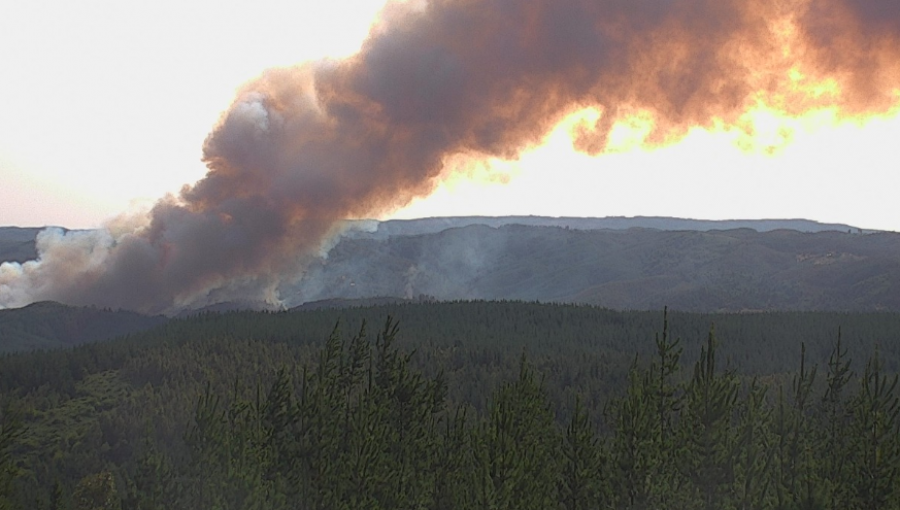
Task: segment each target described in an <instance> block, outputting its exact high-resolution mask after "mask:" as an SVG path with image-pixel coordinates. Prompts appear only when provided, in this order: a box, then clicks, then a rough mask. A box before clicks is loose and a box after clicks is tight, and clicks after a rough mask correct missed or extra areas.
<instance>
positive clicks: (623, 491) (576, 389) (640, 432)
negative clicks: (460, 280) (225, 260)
mask: <svg viewBox="0 0 900 510" xmlns="http://www.w3.org/2000/svg"><path fill="white" fill-rule="evenodd" d="M2 340H3V339H2V338H0V342H2ZM898 368H900V314H890V313H869V314H849V313H820V312H807V313H796V312H783V313H781V312H779V313H775V312H772V313H754V314H691V313H674V312H670V313H666V312H665V311H663V310H660V311H658V312H619V311H612V310H607V309H602V308H596V307H588V306H576V305H554V304H538V303H522V302H453V303H415V304H413V303H407V304H394V305H383V306H372V307H365V308H349V309H334V310H310V311H293V312H232V313H223V314H213V313H210V314H203V315H199V316H196V317H191V318H185V319H178V320H171V321H168V322H165V323H164V324H160V325H159V326H156V327H154V328H152V329H150V330H148V331H145V332H142V333H134V334H131V335H129V336H124V337H119V338H116V339H113V340H108V341H102V342H93V343H85V344H82V345H78V346H76V347H71V348H65V349H57V350H48V351H32V352H21V353H14V354H5V355H3V356H2V357H0V509H4V510H5V509H29V510H30V509H35V510H41V509H53V510H57V509H66V510H69V509H72V510H76V509H77V510H81V509H141V510H144V509H211V510H212V509H260V510H264V509H265V510H269V509H272V510H279V509H323V510H324V509H362V508H365V509H368V508H371V509H431V508H434V509H438V508H447V509H468V508H477V509H516V510H519V509H551V508H552V509H601V508H603V509H649V508H661V509H694V508H696V509H801V508H809V509H813V508H817V509H818V508H824V509H896V508H900V488H897V486H900V417H898V413H900V404H898V398H900V389H898V388H897V375H896V374H897V373H898V371H900V370H898Z"/></svg>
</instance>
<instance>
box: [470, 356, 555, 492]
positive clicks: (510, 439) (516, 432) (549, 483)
mask: <svg viewBox="0 0 900 510" xmlns="http://www.w3.org/2000/svg"><path fill="white" fill-rule="evenodd" d="M557 448H558V436H557V430H556V428H555V426H554V423H553V415H552V413H551V412H550V408H549V405H548V402H547V399H546V396H545V395H544V392H543V389H542V387H541V385H540V384H539V383H538V382H537V381H536V380H535V377H534V374H533V372H532V370H531V369H530V367H529V366H528V364H527V362H526V360H525V356H524V355H523V356H522V360H521V362H520V368H519V377H518V379H517V380H516V381H515V382H513V383H511V384H506V385H504V386H503V387H502V388H500V390H499V391H498V392H497V393H496V396H495V398H494V400H493V402H492V404H491V407H490V410H489V413H488V416H487V417H486V418H485V419H484V420H483V421H482V422H481V424H480V426H479V427H478V428H477V429H476V430H475V431H474V437H473V453H474V456H475V458H474V462H475V468H476V473H477V474H476V491H475V495H474V496H475V501H474V506H475V507H476V508H490V509H496V510H544V509H546V508H551V507H552V506H554V505H556V504H557V502H558V501H559V499H558V496H557V492H556V490H557V481H558V477H559V467H558V465H559V461H558V459H557V457H556V454H557V451H558V450H557Z"/></svg>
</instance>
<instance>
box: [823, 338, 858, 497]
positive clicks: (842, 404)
mask: <svg viewBox="0 0 900 510" xmlns="http://www.w3.org/2000/svg"><path fill="white" fill-rule="evenodd" d="M852 377H853V372H852V371H851V370H850V359H848V358H847V350H846V347H844V346H843V345H842V343H841V330H840V328H838V337H837V344H836V345H835V346H834V348H833V349H832V351H831V355H830V356H829V358H828V374H827V375H826V388H825V394H824V395H823V396H822V402H821V406H822V413H821V418H822V420H824V430H823V440H822V444H821V447H820V448H821V450H822V452H824V453H825V455H823V456H822V458H821V460H820V463H819V465H820V466H821V473H822V474H821V478H822V481H823V483H824V485H825V487H826V494H827V496H826V497H827V508H829V509H832V510H840V509H845V508H849V506H850V504H851V495H852V487H851V486H850V484H849V483H848V480H850V478H851V477H852V473H850V472H849V470H848V468H849V467H850V466H849V464H848V462H847V460H848V458H850V457H851V456H852V452H850V451H848V441H847V434H848V432H849V430H848V422H849V420H850V418H851V414H852V413H851V409H850V408H849V406H848V405H847V402H846V401H845V397H844V393H845V389H846V387H847V385H848V384H849V382H850V380H851V378H852Z"/></svg>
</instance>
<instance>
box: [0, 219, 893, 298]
mask: <svg viewBox="0 0 900 510" xmlns="http://www.w3.org/2000/svg"><path fill="white" fill-rule="evenodd" d="M345 226H346V230H345V231H344V232H343V234H342V235H341V236H339V237H337V238H335V239H332V240H330V241H329V242H328V243H327V246H325V247H322V254H321V256H319V257H313V258H312V259H310V258H309V257H308V256H309V254H298V256H301V255H302V256H304V257H305V258H304V261H303V264H301V265H300V266H299V267H300V269H299V270H298V271H296V272H294V271H290V272H288V274H280V275H278V278H279V280H280V284H279V285H278V288H277V295H276V294H273V295H267V298H266V299H270V300H271V302H263V301H262V299H263V298H262V297H261V296H260V295H252V296H250V295H248V296H239V295H238V296H229V297H228V298H227V299H224V298H223V300H224V301H225V302H212V303H206V302H203V304H202V305H199V304H198V305H196V306H204V307H206V308H204V309H208V310H215V311H224V310H229V309H265V308H272V307H280V306H284V307H287V308H292V307H296V306H300V305H304V304H308V303H313V302H317V301H328V300H342V299H364V300H372V299H384V298H397V299H419V298H422V297H426V298H432V299H437V300H443V301H447V300H459V299H466V300H469V299H488V300H525V301H541V302H568V303H582V304H591V305H598V306H604V307H608V308H614V309H620V310H659V309H662V308H663V307H664V306H668V307H669V308H670V309H672V310H680V311H695V312H715V311H730V312H740V311H769V310H797V311H800V310H805V311H893V312H900V259H898V257H897V254H898V253H900V233H896V232H877V231H863V230H861V229H858V228H853V227H850V226H847V225H838V224H821V223H816V222H811V221H806V220H755V221H752V220H746V221H739V220H730V221H700V220H684V219H678V218H654V217H651V218H545V217H531V216H518V217H517V216H509V217H495V218H494V217H461V218H426V219H419V220H391V221H384V222H377V221H355V222H347V224H346V225H345ZM34 230H35V229H9V228H7V229H0V262H2V261H4V260H21V259H22V257H23V256H26V255H27V253H32V254H34V255H36V253H35V251H34V249H35V248H34V243H33V241H31V244H30V245H28V246H24V245H22V242H23V241H22V239H23V238H27V237H28V235H29V233H30V235H32V236H33V235H34V233H35V232H34ZM7 235H9V236H12V237H9V240H10V242H9V243H6V244H4V236H7ZM273 297H274V299H271V298H273ZM178 312H184V313H194V312H196V310H193V309H192V306H190V305H186V309H185V310H172V313H178Z"/></svg>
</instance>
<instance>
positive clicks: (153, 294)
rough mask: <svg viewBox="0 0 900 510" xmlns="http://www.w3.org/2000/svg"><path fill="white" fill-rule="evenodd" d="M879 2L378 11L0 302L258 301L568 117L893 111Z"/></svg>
mask: <svg viewBox="0 0 900 510" xmlns="http://www.w3.org/2000/svg"><path fill="white" fill-rule="evenodd" d="M898 88H900V7H898V4H897V3H896V1H895V0H814V1H813V0H784V1H781V0H531V1H528V2H521V1H518V0H433V1H429V2H427V3H423V2H412V3H404V4H389V5H388V6H387V8H386V10H385V11H384V13H383V14H382V18H381V20H380V22H379V24H378V25H377V26H376V27H375V28H374V29H373V31H372V33H371V34H370V36H369V38H368V39H367V41H366V42H365V43H364V46H363V48H362V50H361V51H360V53H358V54H357V55H355V56H353V57H351V58H348V59H346V60H341V61H322V62H315V63H308V64H304V65H301V66H298V67H296V68H290V69H275V70H270V71H267V72H265V73H264V74H263V75H262V77H261V78H259V79H258V80H256V81H254V82H252V83H249V84H247V85H246V86H245V87H244V88H243V89H242V90H241V91H240V93H239V94H238V97H237V99H236V100H235V102H234V104H233V105H232V106H231V107H230V109H229V110H228V111H227V112H226V113H225V114H224V115H223V116H222V118H221V120H220V122H219V124H218V125H217V126H216V127H215V128H214V130H213V132H212V133H211V134H210V135H209V137H208V139H207V141H206V144H205V146H204V159H205V162H206V164H207V166H208V168H209V172H208V174H207V175H206V177H205V178H203V179H202V180H200V181H199V182H197V183H196V184H194V185H193V186H185V188H184V189H183V190H182V191H181V193H180V194H179V195H178V196H169V197H165V198H163V199H161V200H160V201H159V202H158V203H157V204H156V205H155V206H154V207H153V209H152V210H151V211H150V213H149V214H148V216H147V217H143V218H130V219H128V220H127V221H126V220H121V221H119V222H117V223H116V225H111V226H110V227H109V231H108V232H101V233H89V234H88V233H77V232H70V233H68V234H65V235H63V234H62V233H59V232H52V231H51V232H47V233H45V234H43V235H42V236H41V237H40V240H39V250H40V253H41V258H40V260H38V261H35V262H29V263H25V264H22V265H19V264H4V265H3V266H0V306H19V305H24V304H27V303H28V302H32V301H37V300H45V299H52V300H58V301H63V302H66V303H71V304H95V305H100V306H110V307H124V308H131V309H136V310H140V311H144V312H172V311H176V310H178V309H179V308H182V307H186V306H194V305H205V304H209V303H213V302H216V301H219V300H224V299H229V298H231V297H234V296H236V295H239V296H242V297H247V296H260V297H267V298H268V299H271V300H277V295H275V289H276V286H277V284H278V281H279V277H280V276H279V275H281V274H285V273H290V272H294V271H296V270H297V269H298V268H299V267H301V266H302V264H303V255H304V254H306V255H308V254H312V253H314V252H316V251H317V250H319V249H320V247H321V245H322V243H323V242H324V241H325V240H326V239H327V238H328V237H329V236H330V235H331V234H332V233H333V232H334V229H335V228H336V225H337V223H338V221H339V220H341V219H343V218H348V217H366V216H372V215H376V214H378V213H380V212H384V211H388V210H391V209H394V208H396V207H399V206H402V205H404V204H407V203H409V202H410V201H411V200H412V199H413V198H415V197H417V196H421V195H425V194H428V193H429V192H430V191H431V190H432V188H433V185H434V184H433V179H434V178H435V177H437V176H438V175H440V174H441V172H442V171H443V169H444V162H445V160H446V159H447V158H448V157H451V156H453V155H456V154H460V153H464V154H471V155H474V156H476V157H489V156H491V157H501V158H515V157H517V155H518V154H519V153H520V152H521V151H522V150H524V149H526V148H529V147H531V146H533V145H535V144H538V143H539V142H540V141H541V140H542V138H543V137H544V136H545V135H546V134H547V133H548V131H550V130H551V129H552V128H553V127H555V126H556V125H558V124H559V122H560V121H561V120H562V119H563V118H565V117H567V116H568V115H570V114H572V113H574V112H577V111H579V110H582V109H584V108H596V109H597V110H598V111H600V112H602V113H601V114H600V116H599V118H598V120H597V121H596V122H595V123H593V124H592V125H586V124H582V125H581V126H580V127H579V128H578V129H577V132H576V137H575V145H576V147H577V148H579V149H580V150H584V151H588V152H592V153H597V152H602V151H604V150H605V149H606V147H607V137H608V135H609V132H610V129H611V128H612V127H613V126H614V125H616V123H617V122H619V121H623V120H627V119H629V118H630V117H631V116H633V115H636V114H639V115H641V116H643V118H645V119H650V122H651V123H652V128H651V130H650V134H649V135H648V137H647V140H646V143H649V144H662V143H673V142H676V141H677V140H679V139H680V138H681V137H682V136H684V135H685V134H686V133H687V131H688V130H689V129H691V128H693V127H726V128H727V127H733V128H735V129H741V130H744V131H746V132H747V134H748V136H751V137H752V134H753V128H754V127H753V124H752V121H751V119H750V117H749V115H750V113H751V112H752V111H753V110H754V108H758V107H760V106H761V105H762V106H766V107H768V108H770V109H774V110H776V111H777V112H779V113H783V114H787V115H799V114H802V113H804V112H806V111H809V110H813V109H817V108H837V109H838V112H839V114H840V115H843V116H869V115H878V114H886V113H889V112H892V111H894V109H895V107H896V106H897V103H898Z"/></svg>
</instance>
